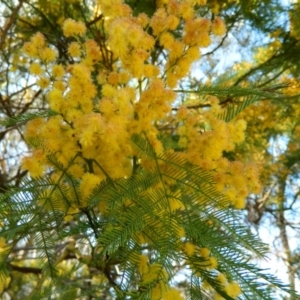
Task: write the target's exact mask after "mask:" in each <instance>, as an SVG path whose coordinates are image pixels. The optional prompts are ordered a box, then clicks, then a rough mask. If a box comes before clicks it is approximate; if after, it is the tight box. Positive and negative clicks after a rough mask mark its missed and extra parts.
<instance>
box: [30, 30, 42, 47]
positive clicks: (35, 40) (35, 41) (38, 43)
mask: <svg viewBox="0 0 300 300" xmlns="http://www.w3.org/2000/svg"><path fill="white" fill-rule="evenodd" d="M30 41H31V43H32V45H34V46H35V47H37V48H42V47H44V46H45V44H46V39H45V36H44V35H43V34H42V33H41V32H38V33H36V34H35V35H34V36H32V37H31V39H30Z"/></svg>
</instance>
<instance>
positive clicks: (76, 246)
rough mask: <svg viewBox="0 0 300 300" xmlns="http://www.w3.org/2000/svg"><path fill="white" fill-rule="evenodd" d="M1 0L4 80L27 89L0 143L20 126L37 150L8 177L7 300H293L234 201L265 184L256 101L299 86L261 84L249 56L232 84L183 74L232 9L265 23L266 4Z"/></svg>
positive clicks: (9, 113)
mask: <svg viewBox="0 0 300 300" xmlns="http://www.w3.org/2000/svg"><path fill="white" fill-rule="evenodd" d="M263 3H264V4H265V5H267V1H263ZM5 5H6V7H7V8H9V9H10V10H11V11H12V13H11V19H10V21H9V22H8V23H6V24H5V26H4V28H5V29H4V30H3V32H2V35H1V44H0V45H1V48H2V49H3V55H2V57H3V59H6V60H5V61H4V64H3V66H4V68H6V69H5V72H6V74H8V75H9V76H8V75H7V76H4V77H3V78H5V81H6V84H7V85H11V86H12V84H11V81H13V80H14V78H20V77H22V76H23V74H25V75H26V82H25V83H24V82H23V83H24V85H25V86H26V89H24V90H25V91H26V92H27V93H28V95H27V96H24V97H23V98H21V103H22V105H23V106H20V107H19V106H17V107H14V106H12V108H13V109H12V108H11V104H12V103H16V101H17V100H15V99H19V98H18V97H20V96H19V95H20V94H21V93H22V92H23V89H22V88H21V89H18V90H17V91H16V92H15V93H14V92H13V93H11V92H10V91H9V89H8V90H6V92H7V94H10V96H9V97H7V99H6V100H5V99H2V96H1V99H0V100H1V104H2V105H3V107H5V108H6V117H5V118H3V121H2V123H1V124H2V126H3V128H4V131H3V137H4V136H5V135H7V133H10V132H11V130H13V129H17V130H19V133H20V136H21V137H22V138H24V140H25V141H26V145H27V146H28V147H29V151H28V154H26V155H25V156H23V155H21V154H18V156H23V157H22V163H21V166H20V164H19V165H18V168H16V167H14V168H12V169H11V173H13V172H15V174H16V175H15V176H12V177H11V178H10V179H9V180H7V179H5V180H4V179H3V183H1V186H0V187H1V190H0V191H1V192H2V193H1V194H0V219H1V231H0V236H1V238H0V283H1V284H0V290H1V293H2V295H3V297H6V298H8V299H9V298H13V299H50V298H51V299H61V298H63V297H67V298H68V299H79V298H80V299H153V300H155V299H157V300H159V299H211V298H214V299H237V298H239V299H274V297H275V296H276V295H277V294H276V293H277V289H278V288H279V289H281V290H282V291H285V292H287V293H289V295H290V296H291V297H297V295H296V294H295V292H294V291H292V290H290V289H289V286H288V285H285V284H282V283H281V282H280V281H279V280H277V279H276V277H274V276H273V275H271V274H268V273H267V272H265V271H264V270H263V269H260V268H258V267H257V266H256V265H255V264H254V263H253V262H251V258H252V257H253V256H255V257H256V258H259V259H263V258H265V257H266V255H267V254H268V247H267V246H266V245H265V244H264V243H262V242H261V241H260V240H259V238H258V237H257V236H255V235H254V234H253V233H252V232H251V230H249V228H248V226H245V225H244V224H243V214H242V213H241V211H240V210H241V209H244V208H245V207H246V205H247V203H246V199H247V197H248V198H249V199H251V197H255V196H254V195H257V194H259V193H261V191H262V190H263V189H264V188H265V184H266V183H267V182H268V179H269V178H270V175H269V173H267V169H266V171H265V172H261V174H262V176H259V167H260V165H259V162H258V160H257V159H256V158H255V153H256V151H259V149H260V148H259V147H258V146H257V145H255V143H254V142H253V136H245V132H246V127H247V123H248V124H249V125H248V127H250V128H251V132H253V133H255V131H256V130H259V129H258V128H257V126H255V124H253V122H255V121H256V122H257V118H253V115H255V112H256V111H259V110H260V109H261V110H262V111H261V114H260V115H262V116H263V115H264V114H266V112H265V111H263V109H265V107H266V106H267V104H268V103H269V102H270V101H273V102H274V103H275V104H276V105H274V106H270V110H271V111H272V112H274V111H275V110H277V109H278V108H280V109H282V104H281V103H282V102H283V101H286V100H289V99H296V97H297V95H296V93H295V92H294V91H291V89H290V88H291V80H290V79H289V80H285V81H283V80H282V81H279V82H276V81H273V80H270V78H269V77H268V76H269V75H268V74H266V73H265V74H264V75H265V76H262V77H263V78H262V79H261V81H260V83H259V84H253V78H254V79H256V78H258V77H259V75H257V74H256V71H257V70H258V69H259V68H258V67H255V68H253V69H252V70H251V71H249V72H246V71H245V69H244V68H242V66H241V67H240V70H239V71H240V74H239V72H237V73H238V74H237V77H236V76H234V77H232V78H229V79H227V80H225V83H214V82H213V83H212V82H209V80H208V81H207V82H206V83H205V84H201V83H199V82H195V81H194V80H193V79H191V77H190V76H191V74H192V66H193V63H195V62H196V61H198V60H199V59H200V57H201V51H203V49H204V48H207V47H209V46H211V45H212V43H214V42H215V41H218V40H220V39H222V38H223V37H226V24H225V22H224V20H225V21H226V23H227V27H230V26H231V25H230V22H231V21H230V20H229V19H228V16H229V12H232V11H236V10H238V9H241V10H240V14H241V15H244V16H245V17H247V18H248V19H249V20H250V21H251V22H253V24H254V25H255V26H257V27H260V26H261V25H260V23H258V21H259V20H258V19H257V18H254V16H253V13H252V11H255V10H256V9H258V3H257V1H251V6H252V10H251V11H249V10H248V8H247V7H246V6H245V2H244V1H241V3H240V5H238V4H234V3H232V1H225V2H224V3H223V4H221V3H219V1H208V3H206V1H203V0H195V1H191V0H185V1H177V0H170V1H163V0H162V1H124V2H123V1H121V0H118V1H111V0H99V1H95V2H94V1H86V2H84V3H81V1H77V0H65V1H30V3H29V2H28V1H20V2H19V4H18V5H15V4H14V2H13V1H7V2H5ZM22 6H23V7H22ZM21 8H22V9H21ZM264 13H266V12H265V11H264ZM218 15H220V16H218ZM222 15H223V18H222ZM291 18H292V20H293V17H291ZM294 22H296V20H295V21H294ZM268 24H269V23H268ZM295 24H296V23H295ZM12 27H13V28H14V32H15V33H16V36H14V37H11V40H7V39H6V37H5V35H6V34H8V32H9V31H10V29H11V28H12ZM262 31H264V32H265V31H268V28H267V26H265V27H264V28H262ZM293 38H294V39H297V32H295V33H294V35H293ZM5 43H8V45H7V44H5ZM287 44H288V43H286V45H287ZM286 45H285V46H283V47H282V49H280V50H279V48H278V53H279V54H278V53H277V52H276V51H275V53H269V54H268V56H267V57H268V59H266V60H265V61H263V63H261V64H260V65H259V66H262V67H264V66H265V64H266V62H270V61H274V60H275V62H276V59H278V57H281V56H280V55H281V54H282V53H286V52H285V49H284V47H286ZM9 47H14V48H15V49H14V51H11V50H10V48H9ZM270 51H271V52H272V50H270ZM10 55H13V60H11V56H10ZM282 55H283V54H282ZM274 57H276V59H274ZM258 60H259V58H258ZM12 61H13V63H11V62H12ZM11 64H12V67H13V69H11V68H8V66H11ZM286 69H287V68H285V69H284V71H286ZM12 72H14V73H12ZM280 72H283V71H282V70H280ZM281 74H282V73H281ZM257 76H258V77H257ZM236 78H237V79H236ZM247 79H248V82H245V81H246V80H247ZM32 81H34V84H32V86H34V87H35V89H36V90H34V89H32V90H31V82H32ZM187 82H188V83H187ZM241 83H242V84H241ZM189 85H190V87H191V88H189ZM28 99H31V100H28ZM5 101H6V102H5ZM26 101H27V102H26ZM8 104H9V105H8ZM251 110H253V111H254V113H253V114H250V113H249V111H251ZM279 112H281V110H279ZM266 115H267V116H268V118H271V117H270V116H271V115H270V114H266ZM246 121H247V122H246ZM264 121H265V120H264ZM265 123H267V122H262V124H265ZM291 123H292V124H293V121H292V122H291ZM293 125H294V124H293ZM266 126H267V125H266ZM269 126H270V125H269ZM24 127H25V129H24ZM255 127H256V128H255ZM276 130H277V129H276V128H274V131H273V132H270V131H266V135H267V137H266V139H268V138H270V137H274V136H275V133H276V134H277V133H278V132H280V133H282V132H283V130H282V131H280V129H278V131H276ZM23 149H25V145H24V146H23ZM249 149H250V150H251V152H249ZM251 155H252V157H251ZM287 158H288V159H289V162H288V163H289V166H291V165H294V164H295V158H294V157H293V156H288V157H287ZM19 161H20V160H19ZM2 168H3V167H2ZM3 169H4V168H3ZM0 175H1V173H0ZM262 184H263V186H262ZM292 287H293V288H294V286H293V285H292Z"/></svg>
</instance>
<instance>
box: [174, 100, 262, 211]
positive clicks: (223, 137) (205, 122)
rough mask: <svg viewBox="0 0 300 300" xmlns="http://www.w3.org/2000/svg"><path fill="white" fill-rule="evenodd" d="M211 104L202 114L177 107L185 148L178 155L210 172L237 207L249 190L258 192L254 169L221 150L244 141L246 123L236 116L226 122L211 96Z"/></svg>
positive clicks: (180, 132)
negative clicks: (231, 159)
mask: <svg viewBox="0 0 300 300" xmlns="http://www.w3.org/2000/svg"><path fill="white" fill-rule="evenodd" d="M211 105H212V109H211V110H210V111H206V112H203V113H202V114H198V113H195V112H192V111H188V110H187V108H186V107H181V108H180V109H179V110H178V112H177V119H178V120H180V121H181V122H180V125H179V127H178V134H179V136H180V140H179V144H180V146H182V147H184V148H185V149H186V151H185V153H182V154H181V156H182V157H184V158H186V159H188V160H189V161H191V162H192V163H194V164H197V165H199V166H200V167H201V168H203V169H204V170H208V171H213V172H214V173H215V175H214V179H215V182H216V186H217V188H218V190H219V191H220V192H222V193H224V194H225V195H226V196H227V197H228V199H229V200H230V201H231V204H232V205H233V206H234V207H235V208H238V209H241V208H244V207H245V198H246V197H247V196H248V194H249V193H251V192H253V193H258V192H259V191H260V184H259V177H258V170H257V167H256V166H255V165H253V164H251V163H248V164H246V163H241V162H238V161H233V162H231V161H229V160H228V159H226V158H225V157H224V155H223V153H224V151H232V150H234V148H235V145H236V144H240V143H241V142H243V141H244V138H245V134H244V132H245V129H246V122H245V121H244V120H243V119H239V120H234V121H231V122H230V123H226V122H225V121H222V120H220V119H219V118H218V117H217V116H218V114H219V113H220V112H221V108H220V107H219V106H218V104H217V103H216V99H215V98H212V99H211ZM199 201H200V202H201V201H202V199H199Z"/></svg>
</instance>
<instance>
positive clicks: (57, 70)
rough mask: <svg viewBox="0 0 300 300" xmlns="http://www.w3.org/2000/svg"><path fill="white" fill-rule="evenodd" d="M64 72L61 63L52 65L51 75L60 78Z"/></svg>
mask: <svg viewBox="0 0 300 300" xmlns="http://www.w3.org/2000/svg"><path fill="white" fill-rule="evenodd" d="M64 74H65V69H64V67H63V66H62V65H54V66H53V67H52V76H53V77H54V78H62V77H63V76H64Z"/></svg>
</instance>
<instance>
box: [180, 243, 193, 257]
mask: <svg viewBox="0 0 300 300" xmlns="http://www.w3.org/2000/svg"><path fill="white" fill-rule="evenodd" d="M182 250H183V252H184V253H185V254H186V255H187V256H193V255H194V254H195V251H196V246H195V245H194V244H192V243H190V242H186V243H184V244H183V245H182Z"/></svg>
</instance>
